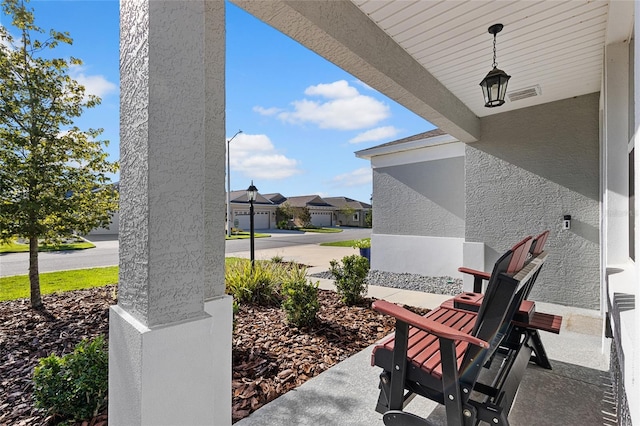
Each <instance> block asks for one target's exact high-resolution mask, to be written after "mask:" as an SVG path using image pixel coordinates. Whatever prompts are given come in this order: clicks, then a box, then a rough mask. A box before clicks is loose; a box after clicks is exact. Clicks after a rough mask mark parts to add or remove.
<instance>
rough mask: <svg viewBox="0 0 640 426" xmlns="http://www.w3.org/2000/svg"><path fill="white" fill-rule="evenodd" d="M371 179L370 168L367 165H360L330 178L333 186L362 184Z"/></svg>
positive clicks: (368, 182)
mask: <svg viewBox="0 0 640 426" xmlns="http://www.w3.org/2000/svg"><path fill="white" fill-rule="evenodd" d="M372 181H373V177H372V174H371V168H369V167H362V168H359V169H356V170H353V171H351V172H349V173H344V174H341V175H338V176H335V177H334V178H333V179H332V180H331V182H332V183H333V186H335V187H345V186H347V187H348V186H363V185H368V184H371V182H372Z"/></svg>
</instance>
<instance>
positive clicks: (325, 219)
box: [311, 212, 333, 226]
mask: <svg viewBox="0 0 640 426" xmlns="http://www.w3.org/2000/svg"><path fill="white" fill-rule="evenodd" d="M332 215H333V213H332V212H315V213H311V224H312V225H315V226H331V216H332Z"/></svg>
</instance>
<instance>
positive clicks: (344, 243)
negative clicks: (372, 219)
mask: <svg viewBox="0 0 640 426" xmlns="http://www.w3.org/2000/svg"><path fill="white" fill-rule="evenodd" d="M363 239H365V240H369V241H371V238H363ZM357 241H360V239H357V240H346V241H334V242H332V243H320V245H321V246H330V247H353V246H354V245H355V244H356V242H357Z"/></svg>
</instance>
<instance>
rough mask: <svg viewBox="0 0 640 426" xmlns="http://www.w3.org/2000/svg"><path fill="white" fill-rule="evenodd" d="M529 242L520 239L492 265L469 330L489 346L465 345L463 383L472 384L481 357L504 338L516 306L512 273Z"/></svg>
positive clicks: (523, 261) (529, 245)
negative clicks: (480, 301) (485, 289)
mask: <svg viewBox="0 0 640 426" xmlns="http://www.w3.org/2000/svg"><path fill="white" fill-rule="evenodd" d="M531 243H532V239H531V237H527V238H525V239H523V240H522V241H520V242H519V243H518V244H516V245H514V246H513V247H512V248H511V249H510V250H509V251H507V252H506V253H505V254H503V255H502V257H500V258H499V259H498V261H497V262H496V263H495V265H494V267H493V271H492V273H491V278H490V280H489V284H488V286H487V291H486V294H485V296H484V298H483V301H482V305H480V309H479V310H478V317H477V320H476V324H475V326H474V328H473V332H472V333H471V334H472V335H473V336H475V337H478V338H480V339H482V340H484V341H487V342H489V344H490V347H489V349H482V348H480V347H477V346H474V345H470V346H469V350H468V351H467V352H466V354H465V357H464V359H463V361H462V364H461V369H460V379H461V381H462V382H464V383H467V384H469V385H472V384H473V383H474V382H475V381H476V379H477V376H478V374H479V373H480V368H481V367H482V364H483V363H484V360H485V359H486V358H487V357H488V356H490V355H491V354H492V353H493V352H494V351H495V350H496V349H497V347H498V345H499V344H500V342H501V341H502V339H503V338H504V332H505V329H506V326H505V324H507V325H508V323H510V322H511V318H510V317H508V315H511V316H513V314H514V313H515V311H516V309H517V308H518V306H519V302H516V300H515V299H516V297H515V295H516V292H517V291H518V288H519V282H518V281H517V280H516V279H514V278H513V276H514V275H515V274H517V273H518V272H519V271H520V270H521V269H522V267H523V265H524V263H525V261H526V260H527V256H528V254H529V250H530V248H531ZM516 303H517V305H516Z"/></svg>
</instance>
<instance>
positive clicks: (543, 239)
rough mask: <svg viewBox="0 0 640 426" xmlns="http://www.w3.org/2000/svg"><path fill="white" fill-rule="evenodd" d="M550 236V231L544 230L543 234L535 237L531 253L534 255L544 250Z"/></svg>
mask: <svg viewBox="0 0 640 426" xmlns="http://www.w3.org/2000/svg"><path fill="white" fill-rule="evenodd" d="M548 238H549V231H544V232H543V233H542V234H540V235H538V236H537V237H535V238H534V239H533V243H532V244H531V254H532V255H533V256H536V255H538V254H540V253H542V252H543V251H544V245H545V244H546V243H547V239H548Z"/></svg>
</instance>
